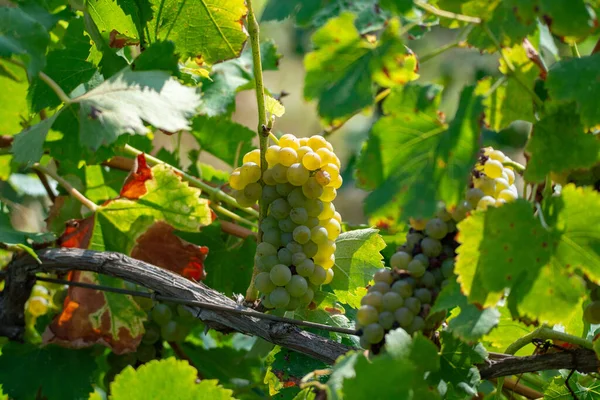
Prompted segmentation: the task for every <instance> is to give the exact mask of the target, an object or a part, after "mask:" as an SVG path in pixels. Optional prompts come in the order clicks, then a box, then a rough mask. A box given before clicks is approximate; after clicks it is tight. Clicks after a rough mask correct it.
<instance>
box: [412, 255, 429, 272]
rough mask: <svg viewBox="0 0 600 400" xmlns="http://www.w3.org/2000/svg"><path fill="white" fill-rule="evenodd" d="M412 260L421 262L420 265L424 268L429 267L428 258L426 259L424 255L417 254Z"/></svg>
mask: <svg viewBox="0 0 600 400" xmlns="http://www.w3.org/2000/svg"><path fill="white" fill-rule="evenodd" d="M413 260H418V261H420V262H421V264H423V265H424V266H425V267H426V268H427V267H429V257H427V256H426V255H425V254H423V253H419V254H417V255H416V256H414V257H413Z"/></svg>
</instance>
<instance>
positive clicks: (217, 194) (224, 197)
mask: <svg viewBox="0 0 600 400" xmlns="http://www.w3.org/2000/svg"><path fill="white" fill-rule="evenodd" d="M122 151H123V153H124V154H126V155H128V156H130V157H137V156H138V155H140V154H142V153H143V152H142V151H140V150H138V149H136V148H135V147H132V146H130V145H128V144H126V145H125V146H124V147H122ZM144 156H145V157H146V161H148V164H150V165H153V166H154V165H158V164H161V165H166V166H168V167H169V168H171V169H173V171H175V172H176V173H178V174H180V175H181V176H182V177H183V178H184V179H185V180H186V181H188V182H189V183H190V184H191V185H192V186H194V187H197V188H200V189H202V190H203V191H204V192H206V193H208V194H209V195H210V197H212V198H215V199H217V200H219V201H222V202H223V203H225V204H228V205H230V206H232V207H236V208H240V209H242V210H244V211H246V212H247V213H248V214H250V215H252V216H255V217H257V216H258V213H257V212H256V210H254V209H252V208H242V207H240V206H239V204H238V203H237V202H236V201H235V199H234V198H233V197H231V196H229V195H228V194H227V193H225V192H223V191H221V190H219V189H218V188H215V187H212V186H210V185H209V184H207V183H205V182H203V181H202V180H200V179H198V178H196V177H195V176H193V175H190V174H188V173H186V172H183V171H182V170H180V169H178V168H175V167H173V166H172V165H170V164H167V163H165V162H164V161H162V160H159V159H158V158H156V157H153V156H151V155H150V154H146V153H144ZM213 208H214V207H213ZM220 210H221V209H220ZM215 211H216V210H215ZM232 214H233V213H232ZM236 215H237V214H236ZM228 216H231V215H228ZM238 217H239V216H238ZM232 218H234V217H232ZM239 218H241V219H239ZM239 218H238V219H236V220H237V221H240V222H244V223H248V224H250V225H254V224H253V223H252V222H250V221H248V220H246V219H244V218H242V217H239Z"/></svg>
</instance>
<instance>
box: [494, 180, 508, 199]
mask: <svg viewBox="0 0 600 400" xmlns="http://www.w3.org/2000/svg"><path fill="white" fill-rule="evenodd" d="M494 180H495V181H496V193H495V194H496V195H497V194H498V193H500V192H501V191H503V190H507V189H509V188H510V185H509V184H508V181H507V180H506V179H504V178H496V179H494Z"/></svg>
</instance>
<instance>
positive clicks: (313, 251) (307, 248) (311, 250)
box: [302, 240, 319, 258]
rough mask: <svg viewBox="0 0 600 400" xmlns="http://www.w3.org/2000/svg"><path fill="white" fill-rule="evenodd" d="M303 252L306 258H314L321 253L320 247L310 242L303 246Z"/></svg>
mask: <svg viewBox="0 0 600 400" xmlns="http://www.w3.org/2000/svg"><path fill="white" fill-rule="evenodd" d="M302 251H304V254H306V257H308V258H312V257H314V256H315V255H317V252H318V251H319V246H318V245H317V244H316V243H315V242H313V241H310V240H309V241H308V242H306V243H304V244H303V245H302Z"/></svg>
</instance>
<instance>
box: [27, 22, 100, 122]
mask: <svg viewBox="0 0 600 400" xmlns="http://www.w3.org/2000/svg"><path fill="white" fill-rule="evenodd" d="M63 44H64V49H59V50H54V51H51V52H50V53H48V57H47V60H46V67H45V68H44V73H45V74H46V75H48V76H49V77H50V78H52V80H53V81H54V82H56V83H57V84H58V86H59V87H60V88H61V89H62V90H63V91H64V92H65V93H67V94H68V93H70V92H71V91H73V90H74V89H75V88H76V87H77V86H79V85H80V84H82V83H86V82H88V81H89V80H90V79H91V78H92V76H93V75H94V74H95V73H96V72H97V69H96V67H95V66H94V64H92V63H90V62H88V61H87V59H88V57H89V55H90V49H91V45H90V40H89V38H88V37H87V36H84V33H83V19H82V18H79V19H75V20H72V21H71V22H69V27H68V28H67V32H66V33H65V36H64V38H63ZM29 95H30V96H31V103H32V105H31V107H32V110H33V111H34V112H39V111H40V110H42V109H43V108H46V107H56V106H58V105H60V104H61V103H62V101H61V100H60V99H59V98H58V96H57V95H56V93H54V91H53V90H52V89H51V88H50V86H48V85H47V84H46V83H45V82H44V81H42V80H41V79H40V78H38V77H36V78H34V79H33V80H32V82H31V87H30V89H29Z"/></svg>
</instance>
